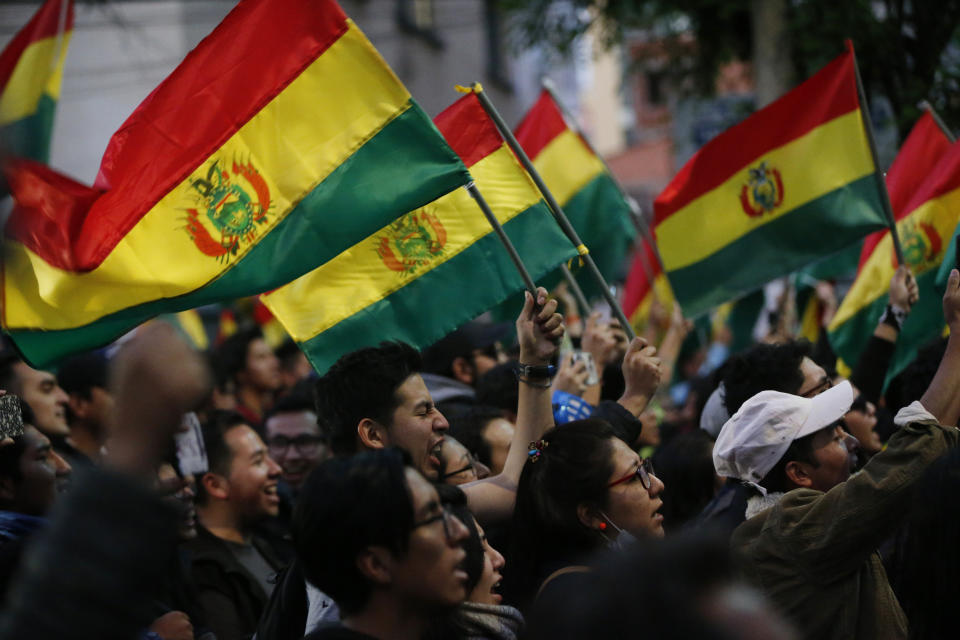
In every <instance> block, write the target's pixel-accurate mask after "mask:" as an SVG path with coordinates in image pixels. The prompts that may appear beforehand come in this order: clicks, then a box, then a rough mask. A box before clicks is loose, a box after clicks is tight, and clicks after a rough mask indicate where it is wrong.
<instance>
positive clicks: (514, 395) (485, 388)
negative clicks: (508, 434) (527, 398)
mask: <svg viewBox="0 0 960 640" xmlns="http://www.w3.org/2000/svg"><path fill="white" fill-rule="evenodd" d="M516 366H517V361H516V360H513V361H511V362H504V363H502V364H498V365H496V366H495V367H492V368H491V369H490V370H489V371H487V372H486V373H484V374H483V375H482V376H480V379H479V380H477V384H476V391H477V404H480V405H487V406H490V407H496V408H497V409H500V410H502V411H510V412H511V413H516V412H517V402H518V401H519V400H518V399H519V397H520V387H519V383H518V382H517V373H516Z"/></svg>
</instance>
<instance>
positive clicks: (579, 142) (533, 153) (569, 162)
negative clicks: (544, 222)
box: [514, 90, 636, 295]
mask: <svg viewBox="0 0 960 640" xmlns="http://www.w3.org/2000/svg"><path fill="white" fill-rule="evenodd" d="M514 135H515V136H516V138H517V141H518V142H519V143H520V146H522V147H523V150H524V151H525V152H526V153H527V155H528V156H529V157H530V160H531V161H532V162H533V166H534V168H535V169H536V170H537V173H539V174H540V177H541V178H543V181H544V183H545V184H546V185H547V188H548V189H550V192H551V193H552V194H553V197H554V198H556V200H557V203H558V204H559V205H560V207H561V208H562V209H563V212H564V213H565V214H566V215H567V218H568V219H569V220H570V224H571V225H573V228H574V229H575V230H576V232H577V235H578V236H580V240H582V241H583V244H584V245H586V247H587V249H588V250H589V251H590V255H591V256H593V260H594V262H595V263H596V265H597V268H598V269H599V270H600V273H601V274H602V275H603V277H604V278H606V279H608V280H611V281H612V280H620V279H621V278H622V276H623V274H622V273H621V272H622V270H623V268H624V261H625V260H626V257H627V254H628V253H629V252H630V248H631V246H632V244H633V238H634V236H635V235H636V228H635V227H634V226H633V223H632V222H631V221H630V216H631V211H630V206H629V204H627V202H626V201H625V200H624V198H623V194H622V193H621V191H620V189H619V187H618V186H617V183H616V182H615V180H614V178H613V176H611V175H610V174H609V173H608V172H607V169H606V167H605V166H604V164H603V161H602V160H601V159H600V158H598V157H597V156H596V155H595V154H594V153H593V152H592V151H591V150H590V146H589V145H588V144H587V143H586V142H585V141H584V140H583V138H581V136H580V135H579V134H578V133H577V132H576V131H575V130H574V129H573V128H571V127H569V126H567V122H566V120H565V119H564V116H563V112H562V111H561V110H560V107H559V106H558V105H557V103H556V102H554V100H553V97H552V96H551V95H550V92H549V91H547V90H544V91H542V92H541V94H540V97H539V98H538V99H537V101H536V103H534V105H533V106H532V107H531V108H530V110H529V111H528V112H527V115H526V116H524V118H523V120H522V121H521V122H520V124H519V125H517V128H516V130H515V131H514ZM577 280H578V281H579V282H580V285H581V288H583V289H584V291H585V292H586V293H587V294H588V295H590V294H591V293H596V292H597V291H599V289H598V287H597V283H596V282H595V281H594V280H593V279H592V278H590V277H588V276H586V275H584V276H583V277H578V278H577Z"/></svg>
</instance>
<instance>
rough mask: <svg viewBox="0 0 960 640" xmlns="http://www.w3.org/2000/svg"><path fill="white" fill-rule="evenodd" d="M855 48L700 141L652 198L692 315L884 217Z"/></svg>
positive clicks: (676, 284)
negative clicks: (863, 112) (856, 71)
mask: <svg viewBox="0 0 960 640" xmlns="http://www.w3.org/2000/svg"><path fill="white" fill-rule="evenodd" d="M881 188H882V184H881V183H880V178H879V177H878V174H877V168H876V167H875V166H874V163H873V159H872V156H871V153H870V147H869V145H868V141H867V133H866V131H865V129H864V125H863V119H862V116H861V105H860V100H859V98H858V96H857V86H856V80H855V74H854V57H853V49H852V47H850V48H849V49H848V51H847V52H846V53H844V54H843V55H841V56H840V57H838V58H836V59H835V60H833V61H832V62H830V63H829V64H828V65H827V66H826V67H824V68H823V69H821V70H820V71H819V72H818V73H817V74H816V75H814V76H813V77H812V78H810V79H809V80H807V81H806V82H804V83H803V84H801V85H800V86H798V87H797V88H795V89H794V90H793V91H791V92H789V93H788V94H786V95H784V96H783V97H782V98H780V99H779V100H777V101H776V102H774V103H773V104H771V105H770V106H768V107H766V108H764V109H762V110H760V111H758V112H756V113H755V114H753V115H752V116H751V117H749V118H747V119H746V120H744V121H743V122H741V123H740V124H738V125H736V126H734V127H731V128H730V129H728V130H726V131H724V132H723V133H721V134H720V135H718V136H717V137H716V138H714V139H713V140H711V141H710V142H709V143H707V144H706V145H705V146H704V147H703V148H701V149H700V150H699V151H698V152H697V153H696V154H695V155H694V156H693V158H691V159H690V161H689V162H688V163H687V164H686V165H685V166H684V167H683V169H681V170H680V172H679V173H678V174H677V176H676V177H675V178H674V179H673V181H672V182H671V183H670V184H669V185H668V186H667V188H666V189H664V191H663V192H662V193H661V194H660V195H659V196H658V197H657V199H656V201H655V203H654V213H655V216H654V221H655V224H656V241H657V247H658V248H659V250H660V257H661V258H662V259H663V267H664V270H665V271H666V272H667V276H668V277H669V279H670V284H671V285H672V286H673V291H674V294H675V295H676V296H677V300H678V302H679V303H680V305H681V307H683V310H684V313H685V314H686V315H688V316H690V317H693V316H698V315H700V314H702V313H705V312H706V311H708V310H709V309H710V308H711V307H713V306H715V305H717V304H719V303H721V302H724V301H726V300H730V299H733V298H736V297H738V296H739V295H741V294H743V293H744V292H746V291H750V290H753V289H756V288H757V287H759V286H761V285H763V284H764V283H766V282H768V281H770V280H772V279H774V278H776V277H778V276H781V275H783V274H786V273H790V272H791V271H794V270H795V269H797V268H799V267H802V266H803V265H805V264H808V263H810V262H813V261H814V260H816V259H817V258H819V257H822V256H826V255H829V254H831V253H834V252H836V251H838V250H840V249H842V248H843V247H845V246H847V245H849V244H851V243H852V242H854V241H855V240H856V239H857V238H860V237H862V236H864V235H866V234H867V233H869V232H870V231H873V230H875V229H879V228H881V227H883V226H884V225H885V224H886V221H885V218H884V214H883V209H882V204H881V202H882V200H881V197H882V196H881V191H880V189H881Z"/></svg>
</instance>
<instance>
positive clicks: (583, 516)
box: [577, 502, 607, 531]
mask: <svg viewBox="0 0 960 640" xmlns="http://www.w3.org/2000/svg"><path fill="white" fill-rule="evenodd" d="M577 518H578V519H579V520H580V524H582V525H583V526H585V527H586V528H587V529H594V530H596V531H602V530H603V529H606V528H607V520H606V518H604V517H603V516H602V515H600V511H599V509H597V508H596V507H594V506H591V505H588V504H586V503H585V502H581V503H580V504H578V505H577Z"/></svg>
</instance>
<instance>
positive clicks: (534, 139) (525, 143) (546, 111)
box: [514, 89, 567, 160]
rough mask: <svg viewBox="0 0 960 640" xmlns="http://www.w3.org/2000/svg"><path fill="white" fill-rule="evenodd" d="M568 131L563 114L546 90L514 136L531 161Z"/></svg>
mask: <svg viewBox="0 0 960 640" xmlns="http://www.w3.org/2000/svg"><path fill="white" fill-rule="evenodd" d="M566 130H567V123H566V121H565V120H564V119H563V113H561V111H560V108H559V107H558V106H557V104H556V103H555V102H554V101H553V97H552V96H551V95H550V92H549V91H547V90H546V89H544V90H543V91H542V92H541V93H540V98H539V99H538V100H537V101H536V103H535V104H534V105H533V106H532V107H530V111H528V112H527V115H526V116H525V117H524V118H523V121H522V122H520V124H519V125H518V126H517V129H516V131H515V132H514V135H516V137H517V141H518V142H520V146H521V147H523V150H524V151H526V152H527V155H528V156H530V159H531V160H532V159H533V158H536V157H537V156H538V155H540V152H541V151H543V148H544V147H546V146H547V145H548V144H550V142H552V141H553V139H554V138H556V137H557V136H558V135H560V134H561V133H563V132H564V131H566Z"/></svg>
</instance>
